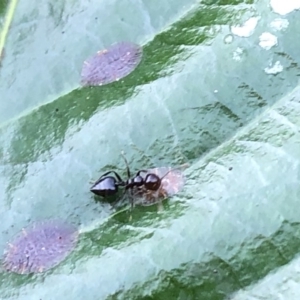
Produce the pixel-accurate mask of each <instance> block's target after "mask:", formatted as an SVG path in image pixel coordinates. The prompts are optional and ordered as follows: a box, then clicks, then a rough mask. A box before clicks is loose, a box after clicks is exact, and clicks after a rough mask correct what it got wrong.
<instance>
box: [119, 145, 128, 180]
mask: <svg viewBox="0 0 300 300" xmlns="http://www.w3.org/2000/svg"><path fill="white" fill-rule="evenodd" d="M121 155H122V157H123V159H124V161H125V164H126V170H127V176H128V179H129V178H130V170H129V165H128V161H127V159H126V157H125V155H124V151H121Z"/></svg>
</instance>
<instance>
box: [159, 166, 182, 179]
mask: <svg viewBox="0 0 300 300" xmlns="http://www.w3.org/2000/svg"><path fill="white" fill-rule="evenodd" d="M174 170H177V171H180V169H179V168H174V169H171V170H169V171H168V172H167V173H166V174H165V175H164V176H163V177H162V178H161V179H160V180H163V179H164V178H165V177H166V176H167V175H168V174H169V173H170V172H172V171H174Z"/></svg>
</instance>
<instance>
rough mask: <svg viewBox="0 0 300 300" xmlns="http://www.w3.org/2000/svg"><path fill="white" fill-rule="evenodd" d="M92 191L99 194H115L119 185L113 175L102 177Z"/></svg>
mask: <svg viewBox="0 0 300 300" xmlns="http://www.w3.org/2000/svg"><path fill="white" fill-rule="evenodd" d="M91 192H93V193H94V194H96V195H98V196H102V197H106V196H113V195H115V194H116V193H117V192H118V185H117V184H116V179H115V178H114V177H113V176H107V177H103V178H100V179H99V180H98V181H97V182H96V183H95V184H94V185H93V186H92V187H91Z"/></svg>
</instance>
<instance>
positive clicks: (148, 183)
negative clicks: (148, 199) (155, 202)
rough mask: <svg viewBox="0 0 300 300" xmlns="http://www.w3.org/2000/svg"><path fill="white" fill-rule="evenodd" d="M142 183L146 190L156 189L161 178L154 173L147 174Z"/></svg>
mask: <svg viewBox="0 0 300 300" xmlns="http://www.w3.org/2000/svg"><path fill="white" fill-rule="evenodd" d="M144 185H145V188H146V189H147V190H151V191H157V190H158V189H159V188H160V185H161V179H160V178H159V177H158V176H157V175H156V174H153V173H150V174H147V176H146V178H145V180H144Z"/></svg>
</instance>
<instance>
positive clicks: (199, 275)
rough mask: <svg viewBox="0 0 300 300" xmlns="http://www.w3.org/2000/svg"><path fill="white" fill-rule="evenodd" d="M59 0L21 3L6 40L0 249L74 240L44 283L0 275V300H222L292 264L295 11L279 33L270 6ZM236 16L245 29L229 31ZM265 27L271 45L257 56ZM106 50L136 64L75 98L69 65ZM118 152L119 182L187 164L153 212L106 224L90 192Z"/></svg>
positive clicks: (299, 106) (297, 103) (299, 92)
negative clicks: (137, 51)
mask: <svg viewBox="0 0 300 300" xmlns="http://www.w3.org/2000/svg"><path fill="white" fill-rule="evenodd" d="M62 3H63V4H55V5H54V4H53V3H50V2H42V4H41V5H40V6H38V8H37V7H31V6H29V5H28V3H27V2H26V1H25V0H24V1H20V4H19V6H18V7H17V10H16V16H15V19H14V22H13V23H12V24H13V26H12V28H11V31H10V35H9V38H8V39H7V44H6V45H5V47H6V49H8V51H7V52H8V56H5V59H4V60H3V66H2V69H1V80H0V95H1V107H0V112H1V113H0V119H1V120H2V122H3V123H2V126H1V127H0V170H1V172H0V187H1V189H0V191H1V192H0V197H1V199H3V200H2V201H1V202H0V203H1V207H0V216H1V220H2V233H3V234H2V238H1V239H0V245H1V246H2V248H4V246H5V243H6V242H7V241H9V240H10V239H11V237H12V235H13V234H14V233H16V232H18V231H19V230H20V228H21V227H23V226H25V225H27V224H28V223H30V222H32V221H36V220H41V219H46V218H51V217H56V218H57V217H58V218H63V219H65V220H68V221H69V222H72V223H74V224H78V226H79V227H80V241H79V245H78V247H77V248H76V250H75V251H74V252H73V253H72V254H71V255H70V256H69V257H68V258H67V260H66V261H64V262H63V263H62V264H61V265H59V266H58V267H57V268H54V269H53V270H50V271H48V272H46V273H44V274H41V275H34V276H20V275H16V274H10V273H5V272H2V273H1V274H0V277H1V297H3V299H16V298H17V299H32V295H34V297H36V298H37V299H61V298H63V299H78V298H82V297H84V298H85V299H224V298H226V297H231V295H232V294H235V295H233V297H238V295H239V290H242V289H244V288H247V287H249V289H251V288H252V286H253V284H255V283H256V282H257V281H258V280H263V278H264V277H265V276H268V273H270V272H272V271H274V270H276V269H277V268H280V267H281V266H283V265H285V264H288V263H289V262H291V261H292V260H293V259H294V256H295V255H296V254H297V253H298V249H299V246H300V235H299V232H300V231H299V224H300V223H299V208H298V207H299V205H298V202H299V195H300V187H299V171H298V170H299V164H300V159H299V158H300V150H299V149H300V148H299V140H300V139H299V138H300V136H299V126H300V121H299V120H300V118H299V114H300V87H299V74H300V72H299V62H300V56H299V51H298V49H299V46H300V42H299V39H296V38H295V33H296V32H297V30H298V28H299V26H300V21H299V20H300V19H299V13H300V12H298V11H295V12H292V13H290V14H288V15H285V16H281V19H282V20H283V21H284V20H285V21H286V22H288V23H285V24H288V25H287V26H285V28H283V29H281V30H279V29H276V28H277V27H274V26H273V25H272V22H274V21H276V19H278V18H279V15H277V14H275V13H273V12H272V10H271V7H270V6H269V5H266V4H268V1H262V2H260V3H253V2H252V1H247V0H245V1H241V0H240V1H233V0H232V1H229V0H228V1H217V2H216V1H203V2H201V3H200V4H199V3H194V2H192V1H190V2H189V3H186V6H185V7H183V6H182V3H181V2H180V1H176V4H175V3H174V5H172V6H171V7H170V5H169V4H163V3H161V2H159V1H153V2H151V3H150V2H149V1H144V2H139V4H132V3H131V2H130V3H129V2H126V1H125V2H111V3H106V2H105V3H104V2H103V3H102V4H101V5H99V2H96V1H92V2H91V3H89V5H87V3H86V2H79V1H71V2H62ZM25 5H26V6H25ZM25 7H26V9H25ZM22 8H24V9H22ZM129 11H132V12H130V13H129ZM111 16H116V17H115V18H113V17H111ZM130 16H132V17H130ZM95 18H97V19H95ZM249 18H255V19H252V20H257V25H256V26H254V28H253V33H252V34H249V37H239V36H236V35H232V33H231V28H230V26H236V25H238V24H245V22H246V21H247V20H249ZM282 20H281V21H280V22H282V24H283V21H282ZM30 30H32V32H31V34H28V32H30ZM233 31H234V30H233ZM16 32H20V35H16ZM49 32H51V38H49ZM265 32H269V33H272V34H273V35H274V36H276V37H277V44H276V45H273V47H271V48H270V49H268V50H267V49H265V48H264V47H265V46H264V44H262V42H261V41H262V38H263V35H262V34H263V33H265ZM75 37H76V38H75ZM118 40H131V41H132V42H140V43H141V44H142V45H143V51H144V55H143V60H142V62H141V64H140V66H139V67H138V68H137V69H136V70H135V71H134V72H133V73H132V74H131V75H129V76H128V77H126V78H124V80H121V81H119V82H115V83H113V84H110V85H107V86H103V87H99V88H98V87H97V88H80V87H79V73H80V69H81V66H82V62H83V60H84V59H85V58H86V57H87V56H89V55H90V54H93V53H94V52H95V51H97V50H100V49H101V48H103V47H104V46H106V45H109V44H111V43H113V42H115V41H118ZM260 42H261V44H260ZM267 42H268V43H270V40H268V41H267ZM47 51H48V52H47ZM45 52H47V53H45ZM12 62H14V63H12ZM277 62H278V63H277ZM281 67H282V69H281ZM276 70H277V71H276ZM3 78H5V80H3ZM8 100H9V101H8ZM122 150H124V151H125V153H126V157H127V158H128V160H129V163H130V166H131V169H132V172H135V171H136V170H139V169H144V168H150V167H154V166H167V165H173V166H176V165H179V164H182V163H187V162H188V163H189V164H190V167H189V168H188V169H187V170H186V171H185V176H186V185H185V188H184V190H183V191H182V192H181V193H180V194H178V195H176V196H174V197H172V198H171V199H169V200H168V201H166V203H164V211H163V212H161V213H158V212H157V208H156V207H148V208H140V207H136V208H135V209H134V211H133V212H132V220H130V213H129V212H127V211H126V212H121V213H119V214H117V215H114V216H112V214H113V213H114V211H113V210H111V206H110V204H109V203H107V202H105V201H95V200H99V199H96V198H94V197H93V196H92V195H91V193H90V192H89V187H90V184H89V181H90V180H91V179H94V180H96V179H97V178H98V177H99V176H100V175H101V173H103V172H105V171H107V170H110V169H114V170H116V171H117V172H119V173H120V174H121V175H122V176H124V177H125V176H126V174H125V173H126V172H125V166H124V163H123V162H122V160H121V157H120V152H121V151H122ZM254 289H256V285H254ZM240 293H242V291H240ZM50 295H51V296H50ZM51 297H52V298H51ZM241 297H244V298H240V299H246V297H247V296H241ZM270 299H273V298H272V297H271V298H270Z"/></svg>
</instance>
